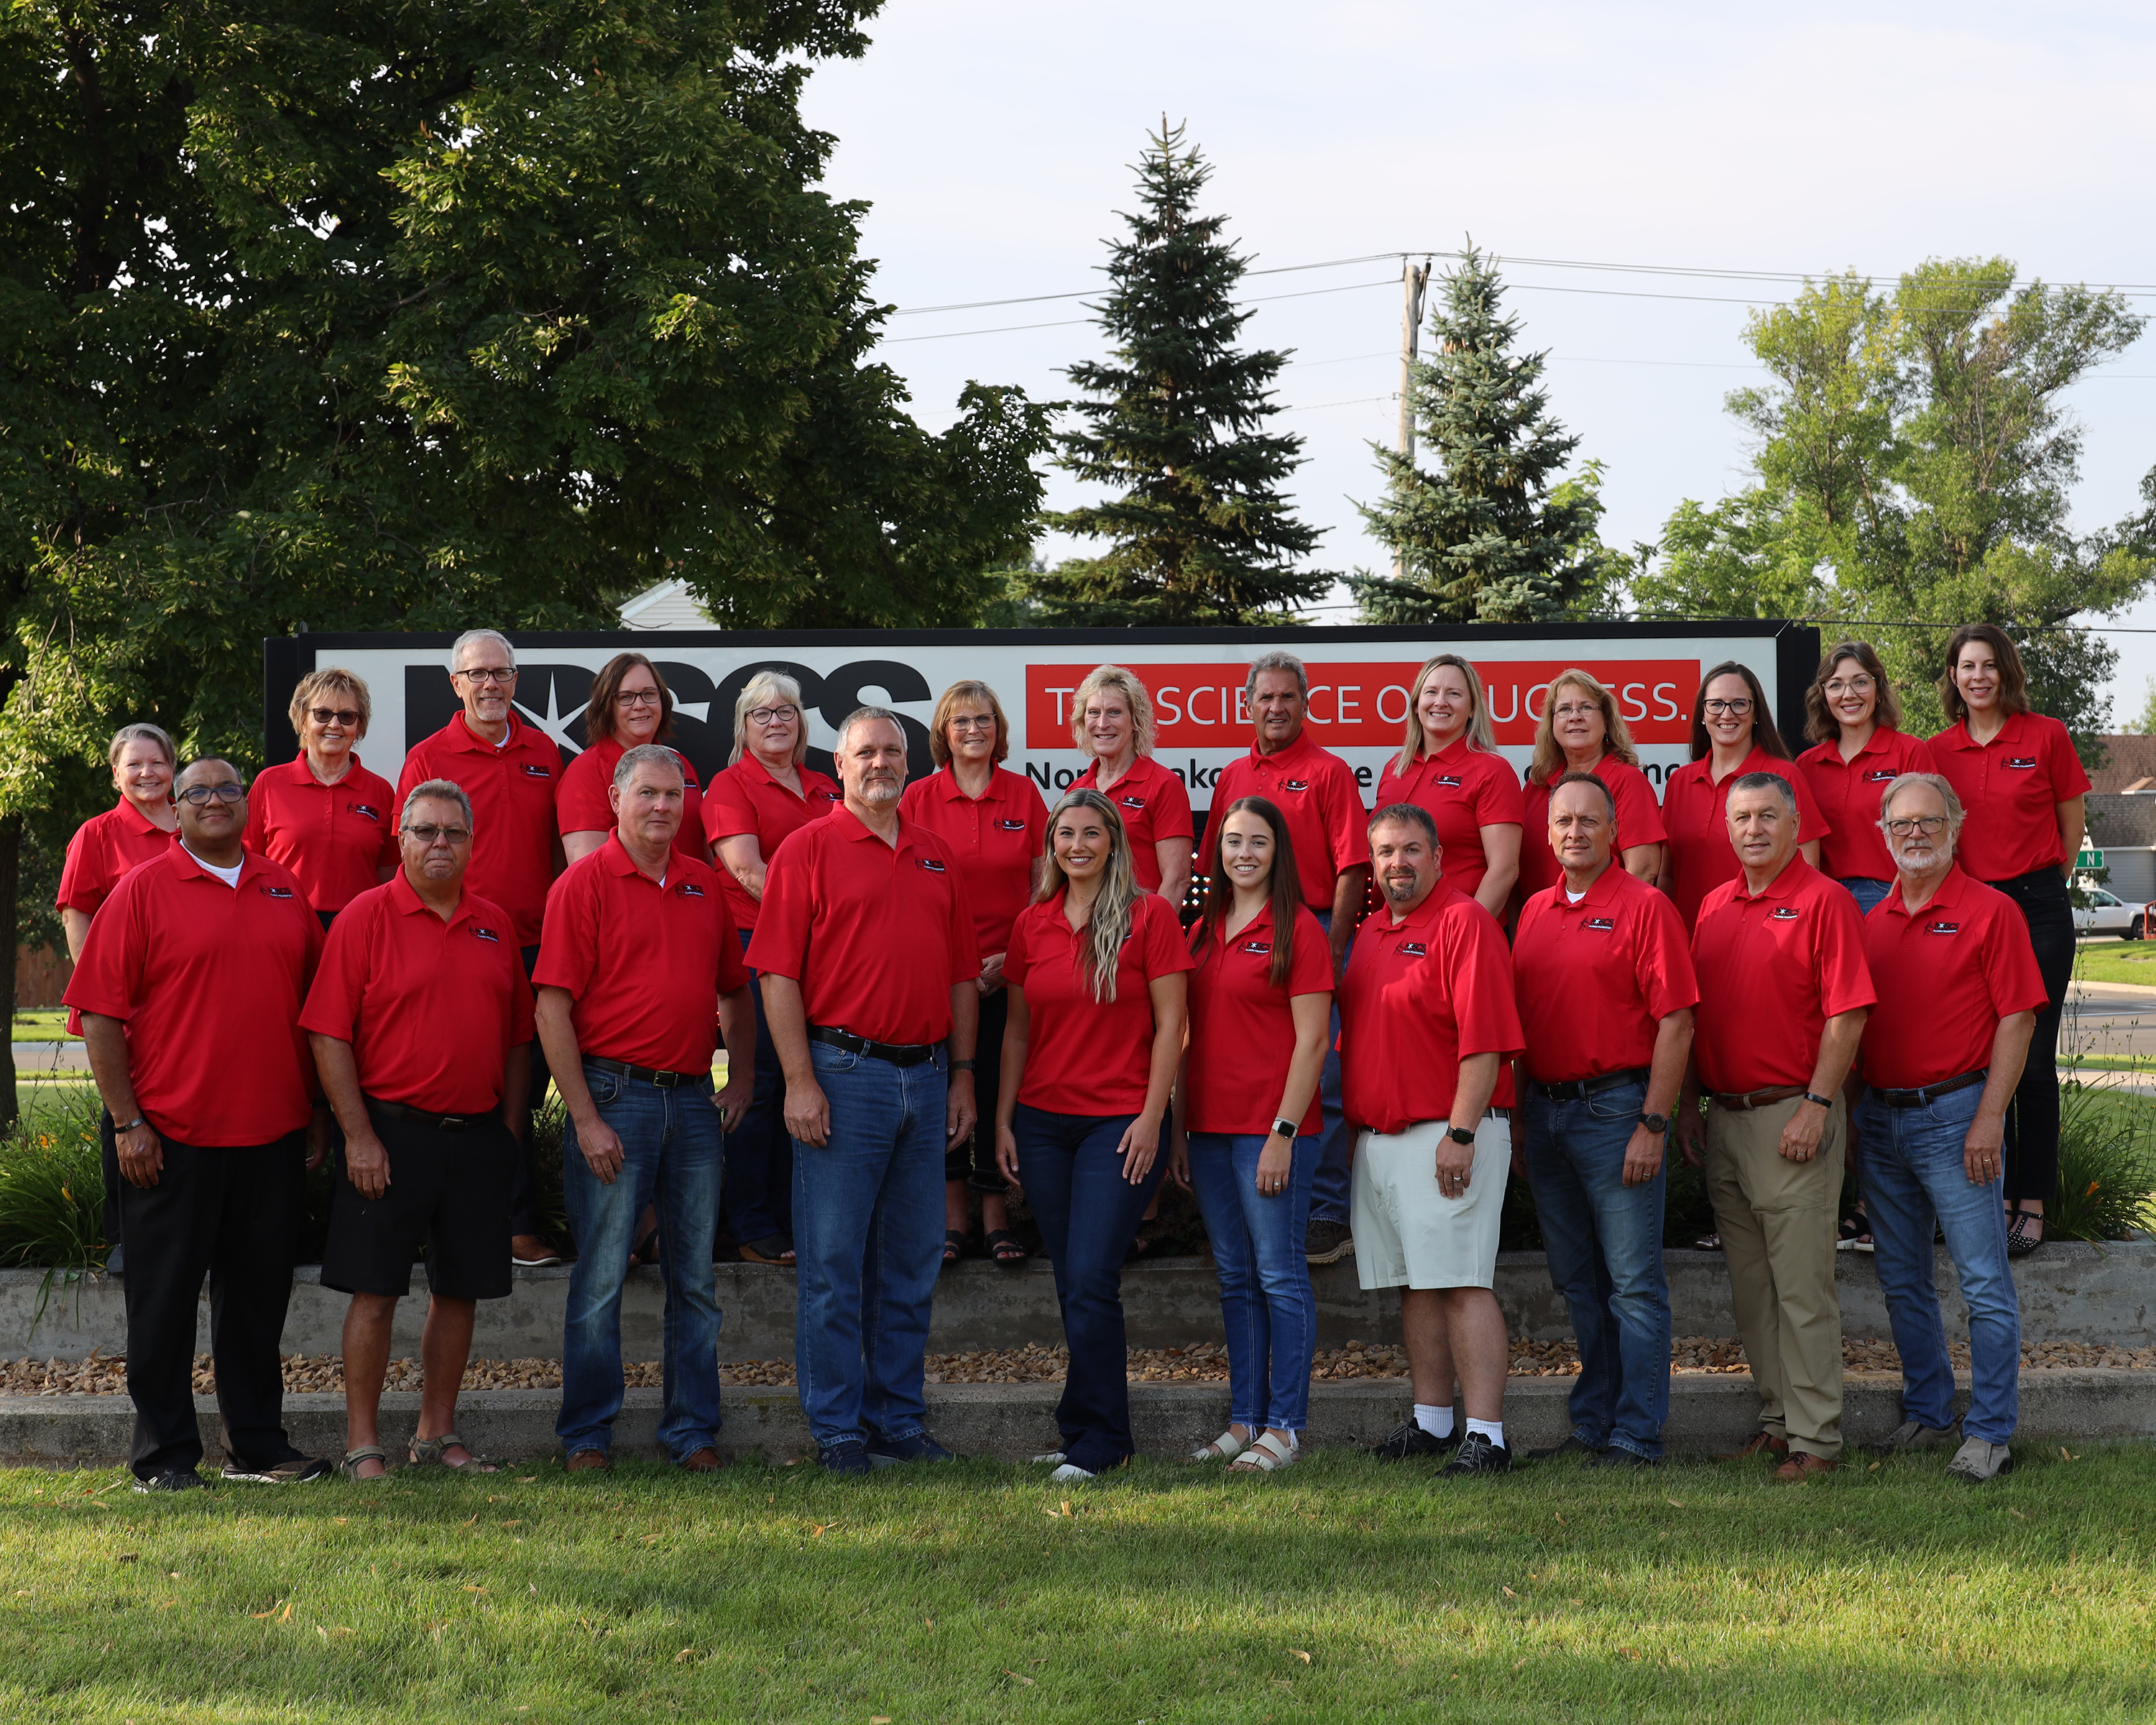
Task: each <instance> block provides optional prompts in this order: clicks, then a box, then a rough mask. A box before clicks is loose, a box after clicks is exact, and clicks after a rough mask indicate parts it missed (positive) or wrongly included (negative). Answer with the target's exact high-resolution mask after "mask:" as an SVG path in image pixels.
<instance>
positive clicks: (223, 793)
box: [172, 784, 247, 809]
mask: <svg viewBox="0 0 2156 1725" xmlns="http://www.w3.org/2000/svg"><path fill="white" fill-rule="evenodd" d="M172 794H173V795H174V796H175V797H176V798H178V800H179V801H181V802H182V803H186V804H187V806H188V807H189V808H191V809H200V808H202V807H203V805H204V804H206V803H239V802H243V801H244V800H245V799H246V796H247V787H246V786H245V785H244V784H191V785H189V786H188V787H187V788H186V789H185V790H183V791H175V792H174V793H172Z"/></svg>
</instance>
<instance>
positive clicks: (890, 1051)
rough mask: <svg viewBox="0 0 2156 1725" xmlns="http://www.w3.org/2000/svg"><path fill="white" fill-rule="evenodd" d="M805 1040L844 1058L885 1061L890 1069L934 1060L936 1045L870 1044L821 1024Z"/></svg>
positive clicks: (813, 1028)
mask: <svg viewBox="0 0 2156 1725" xmlns="http://www.w3.org/2000/svg"><path fill="white" fill-rule="evenodd" d="M808 1040H810V1041H811V1042H828V1043H829V1044H830V1045H831V1046H832V1047H834V1048H843V1049H844V1050H845V1051H846V1052H847V1053H848V1054H856V1055H867V1056H868V1057H869V1058H870V1060H889V1061H890V1062H891V1065H894V1066H917V1065H920V1064H921V1062H922V1061H923V1060H934V1059H935V1058H936V1049H937V1045H936V1044H935V1043H932V1042H871V1041H870V1040H869V1039H868V1038H867V1037H865V1036H856V1035H855V1034H853V1032H851V1031H850V1030H834V1029H830V1028H829V1026H827V1025H824V1024H811V1025H810V1026H809V1027H808Z"/></svg>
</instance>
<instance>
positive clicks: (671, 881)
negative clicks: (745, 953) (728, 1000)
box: [531, 836, 748, 1072]
mask: <svg viewBox="0 0 2156 1725" xmlns="http://www.w3.org/2000/svg"><path fill="white" fill-rule="evenodd" d="M531 980H532V982H533V983H535V984H536V985H537V986H538V987H540V988H566V989H567V990H568V991H569V993H570V995H571V996H572V998H573V999H575V1001H576V1005H575V1007H574V1008H573V1009H572V1010H571V1012H570V1014H569V1021H570V1023H571V1024H574V1025H575V1026H576V1030H577V1051H578V1052H579V1053H581V1054H588V1055H598V1056H600V1057H601V1058H602V1059H603V1060H623V1061H625V1062H627V1063H628V1064H629V1065H632V1066H649V1067H652V1068H653V1069H654V1070H658V1071H661V1072H708V1071H710V1070H711V1056H712V1055H715V1054H716V1053H717V1052H718V1047H719V996H720V995H721V994H731V993H732V992H733V991H734V990H735V989H736V988H740V987H742V985H743V984H744V983H747V981H748V973H747V970H745V969H744V968H742V953H741V937H740V936H739V935H738V934H737V933H735V932H734V923H733V918H732V917H731V916H728V915H726V898H725V896H724V895H723V894H722V893H721V891H719V880H718V876H717V875H716V874H715V873H714V872H713V871H712V870H711V866H710V865H708V864H706V863H700V862H698V861H696V860H695V859H694V858H693V857H686V856H683V855H681V854H680V852H679V851H676V852H675V853H674V854H673V855H672V856H671V857H670V858H669V860H668V861H667V864H666V879H665V881H663V882H661V881H657V880H653V879H652V878H651V877H650V876H649V875H647V874H645V873H644V871H643V870H641V869H639V868H638V867H637V865H636V864H635V863H634V861H633V860H631V859H630V857H629V853H628V852H627V851H626V850H623V849H622V848H621V839H619V836H616V837H613V838H609V839H608V840H607V841H606V843H605V844H603V845H600V846H599V848H598V850H594V851H593V852H592V854H591V855H589V856H585V857H580V858H578V859H577V860H576V861H575V862H572V863H571V864H570V865H569V866H568V867H567V868H566V869H564V870H562V878H561V879H560V880H557V881H556V882H555V883H554V890H553V891H552V892H550V893H548V894H547V932H546V934H545V936H544V937H542V939H541V941H540V942H539V963H538V964H537V966H536V968H534V969H533V971H532V973H531Z"/></svg>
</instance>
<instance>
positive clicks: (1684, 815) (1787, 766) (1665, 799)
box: [1662, 747, 1829, 928]
mask: <svg viewBox="0 0 2156 1725" xmlns="http://www.w3.org/2000/svg"><path fill="white" fill-rule="evenodd" d="M1711 759H1712V757H1707V758H1706V759H1702V760H1697V761H1689V762H1686V763H1685V764H1684V765H1683V766H1681V767H1680V768H1677V770H1676V772H1674V773H1671V775H1670V776H1669V780H1668V782H1667V783H1666V784H1664V785H1663V787H1662V825H1663V827H1664V828H1665V829H1666V830H1667V832H1668V834H1669V846H1670V860H1669V866H1670V872H1671V875H1672V877H1673V880H1672V885H1671V890H1670V896H1671V897H1672V898H1674V899H1675V900H1676V905H1677V914H1678V915H1679V916H1682V917H1683V918H1684V921H1685V927H1687V928H1690V927H1694V926H1695V925H1696V924H1697V922H1698V921H1699V915H1700V901H1702V899H1704V898H1705V897H1706V896H1707V894H1708V893H1710V892H1712V891H1713V890H1714V889H1715V888H1716V887H1717V886H1722V884H1723V883H1724V882H1726V881H1730V880H1741V879H1742V878H1743V874H1744V870H1743V867H1742V866H1741V865H1739V864H1738V860H1737V847H1736V846H1735V845H1732V844H1731V843H1730V842H1729V788H1730V786H1732V785H1733V784H1735V783H1737V781H1738V779H1740V778H1743V777H1744V775H1745V774H1746V773H1779V775H1780V776H1781V777H1782V778H1785V779H1787V780H1788V781H1789V788H1790V789H1792V790H1794V792H1795V793H1797V843H1798V844H1799V845H1808V844H1809V843H1810V842H1811V841H1812V840H1813V839H1825V837H1826V836H1827V834H1828V831H1829V829H1828V826H1827V824H1826V821H1825V819H1824V818H1822V817H1821V815H1820V810H1819V804H1818V803H1815V802H1814V801H1813V800H1812V792H1811V787H1810V786H1809V784H1807V783H1805V782H1804V771H1803V769H1802V768H1799V766H1797V764H1796V763H1795V762H1793V761H1781V760H1777V759H1776V758H1775V757H1774V756H1772V755H1770V754H1768V752H1766V750H1764V749H1763V748H1758V747H1754V748H1753V751H1752V752H1751V753H1750V754H1748V755H1747V756H1746V757H1744V761H1743V764H1742V765H1741V766H1739V767H1738V768H1737V770H1736V771H1735V772H1734V773H1730V774H1729V775H1728V776H1727V778H1724V779H1723V780H1722V783H1719V784H1717V783H1715V782H1714V779H1713V778H1712V775H1711V774H1710V773H1709V770H1708V768H1709V762H1710V761H1711Z"/></svg>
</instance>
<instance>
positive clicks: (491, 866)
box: [397, 629, 563, 1266]
mask: <svg viewBox="0 0 2156 1725" xmlns="http://www.w3.org/2000/svg"><path fill="white" fill-rule="evenodd" d="M449 686H450V687H451V688H453V689H454V690H455V691H456V692H457V698H458V699H459V701H462V702H463V703H464V711H462V712H460V713H458V714H457V715H456V716H454V717H453V718H452V719H451V720H450V721H449V723H448V724H446V725H444V726H442V728H441V729H440V730H439V731H437V732H435V733H434V735H433V736H432V737H426V738H424V739H423V740H422V741H421V742H419V743H418V746H417V747H414V748H413V750H412V752H410V753H409V754H408V755H407V756H405V757H404V770H403V773H400V774H399V775H398V780H397V795H398V800H399V801H400V802H401V801H402V800H403V799H404V798H408V797H409V796H410V795H411V794H412V792H413V788H414V787H415V786H418V785H420V784H423V783H425V782H426V781H427V780H429V779H434V778H439V779H447V780H448V781H449V783H452V784H454V785H458V786H460V787H461V788H463V790H464V793H465V795H466V796H468V797H470V798H471V805H472V833H473V839H472V858H471V865H470V870H469V873H468V875H467V880H466V885H467V886H469V887H470V890H471V891H473V892H475V893H476V894H477V895H478V896H480V897H481V898H483V899H485V900H486V901H487V902H489V903H490V904H493V905H498V906H500V908H501V910H502V911H503V912H504V913H505V914H506V916H508V918H509V922H510V928H511V933H512V935H513V937H514V938H515V940H516V945H517V947H518V949H519V952H520V954H521V957H522V958H523V960H524V973H525V974H526V976H529V975H530V974H531V967H532V966H533V965H534V964H536V963H537V962H538V958H539V931H540V928H541V927H542V925H543V923H544V922H545V921H546V916H547V889H548V888H549V887H550V886H552V885H553V883H554V877H555V876H556V875H558V874H560V873H561V871H562V861H563V859H562V840H561V837H560V834H558V833H557V830H556V827H555V820H554V792H555V787H556V782H557V780H558V779H559V778H561V776H562V752H561V750H560V749H559V748H558V747H556V746H555V744H554V742H553V740H552V738H550V737H547V735H546V733H545V732H542V731H540V730H539V729H538V728H537V727H536V726H531V725H527V724H526V723H525V721H523V719H522V718H521V717H520V716H518V714H517V711H516V649H514V648H512V647H511V645H510V644H509V641H508V638H507V637H506V636H504V635H501V634H497V633H495V631H494V630H493V629H470V630H467V631H466V632H465V634H461V635H459V636H458V637H457V639H456V644H454V646H452V647H451V648H450V649H449ZM548 1078H549V1074H548V1072H547V1060H546V1054H545V1050H543V1049H542V1048H540V1047H539V1046H538V1045H536V1044H535V1045H533V1047H532V1050H531V1106H533V1107H536V1106H538V1105H539V1103H540V1102H541V1101H542V1100H543V1099H544V1097H545V1096H546V1094H547V1081H548ZM527 1145H528V1137H527ZM531 1192H532V1181H531V1161H530V1154H529V1151H528V1148H527V1149H526V1151H524V1152H522V1153H519V1155H518V1156H517V1158H516V1189H515V1190H514V1191H513V1192H511V1194H510V1226H511V1230H513V1238H512V1241H511V1253H512V1256H513V1258H514V1260H515V1261H516V1262H517V1263H519V1264H521V1265H525V1266H538V1265H544V1264H558V1263H560V1262H561V1261H562V1260H561V1255H560V1254H558V1253H557V1252H556V1251H555V1250H553V1249H552V1247H551V1246H550V1245H548V1244H547V1241H546V1240H543V1239H542V1238H541V1237H540V1235H539V1234H538V1233H537V1231H536V1221H537V1219H536V1216H535V1214H534V1213H533V1210H532V1200H531Z"/></svg>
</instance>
